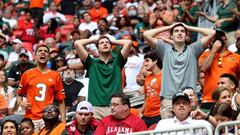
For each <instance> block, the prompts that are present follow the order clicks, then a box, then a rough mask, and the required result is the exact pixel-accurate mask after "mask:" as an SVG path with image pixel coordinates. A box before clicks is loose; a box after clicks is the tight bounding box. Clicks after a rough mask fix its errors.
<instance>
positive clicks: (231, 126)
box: [214, 121, 240, 135]
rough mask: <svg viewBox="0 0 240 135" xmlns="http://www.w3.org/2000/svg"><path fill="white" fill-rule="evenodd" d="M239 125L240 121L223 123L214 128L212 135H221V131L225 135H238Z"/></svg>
mask: <svg viewBox="0 0 240 135" xmlns="http://www.w3.org/2000/svg"><path fill="white" fill-rule="evenodd" d="M239 125H240V121H227V122H223V123H221V124H219V125H218V126H217V127H216V129H215V132H214V135H221V131H224V133H225V135H228V134H231V135H232V134H234V135H238V126H239ZM229 131H233V133H230V132H229Z"/></svg>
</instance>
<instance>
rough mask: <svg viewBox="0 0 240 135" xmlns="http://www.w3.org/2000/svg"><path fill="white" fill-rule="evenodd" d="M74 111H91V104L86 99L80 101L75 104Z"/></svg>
mask: <svg viewBox="0 0 240 135" xmlns="http://www.w3.org/2000/svg"><path fill="white" fill-rule="evenodd" d="M76 112H86V113H89V112H93V107H92V104H91V103H89V102H88V101H82V102H80V103H79V104H78V105H77V110H76Z"/></svg>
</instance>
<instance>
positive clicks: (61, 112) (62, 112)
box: [58, 100, 66, 123]
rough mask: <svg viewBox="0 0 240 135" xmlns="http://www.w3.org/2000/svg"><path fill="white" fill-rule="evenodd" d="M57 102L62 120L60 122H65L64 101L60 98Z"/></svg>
mask: <svg viewBox="0 0 240 135" xmlns="http://www.w3.org/2000/svg"><path fill="white" fill-rule="evenodd" d="M58 104H59V111H60V114H61V120H62V122H64V123H66V107H65V102H64V100H62V101H59V102H58Z"/></svg>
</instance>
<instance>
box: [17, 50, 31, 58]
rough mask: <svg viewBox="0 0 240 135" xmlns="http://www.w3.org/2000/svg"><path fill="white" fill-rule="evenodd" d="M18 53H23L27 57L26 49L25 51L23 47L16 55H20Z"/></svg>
mask: <svg viewBox="0 0 240 135" xmlns="http://www.w3.org/2000/svg"><path fill="white" fill-rule="evenodd" d="M20 55H25V56H27V57H29V55H28V51H27V50H26V49H24V48H21V49H20V50H19V54H18V56H20Z"/></svg>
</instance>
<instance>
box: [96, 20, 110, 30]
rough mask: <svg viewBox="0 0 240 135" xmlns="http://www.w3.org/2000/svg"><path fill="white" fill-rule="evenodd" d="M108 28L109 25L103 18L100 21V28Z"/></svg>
mask: <svg viewBox="0 0 240 135" xmlns="http://www.w3.org/2000/svg"><path fill="white" fill-rule="evenodd" d="M107 28H108V25H107V23H106V22H105V21H103V20H99V21H98V29H99V30H100V31H103V30H106V29H107Z"/></svg>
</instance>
